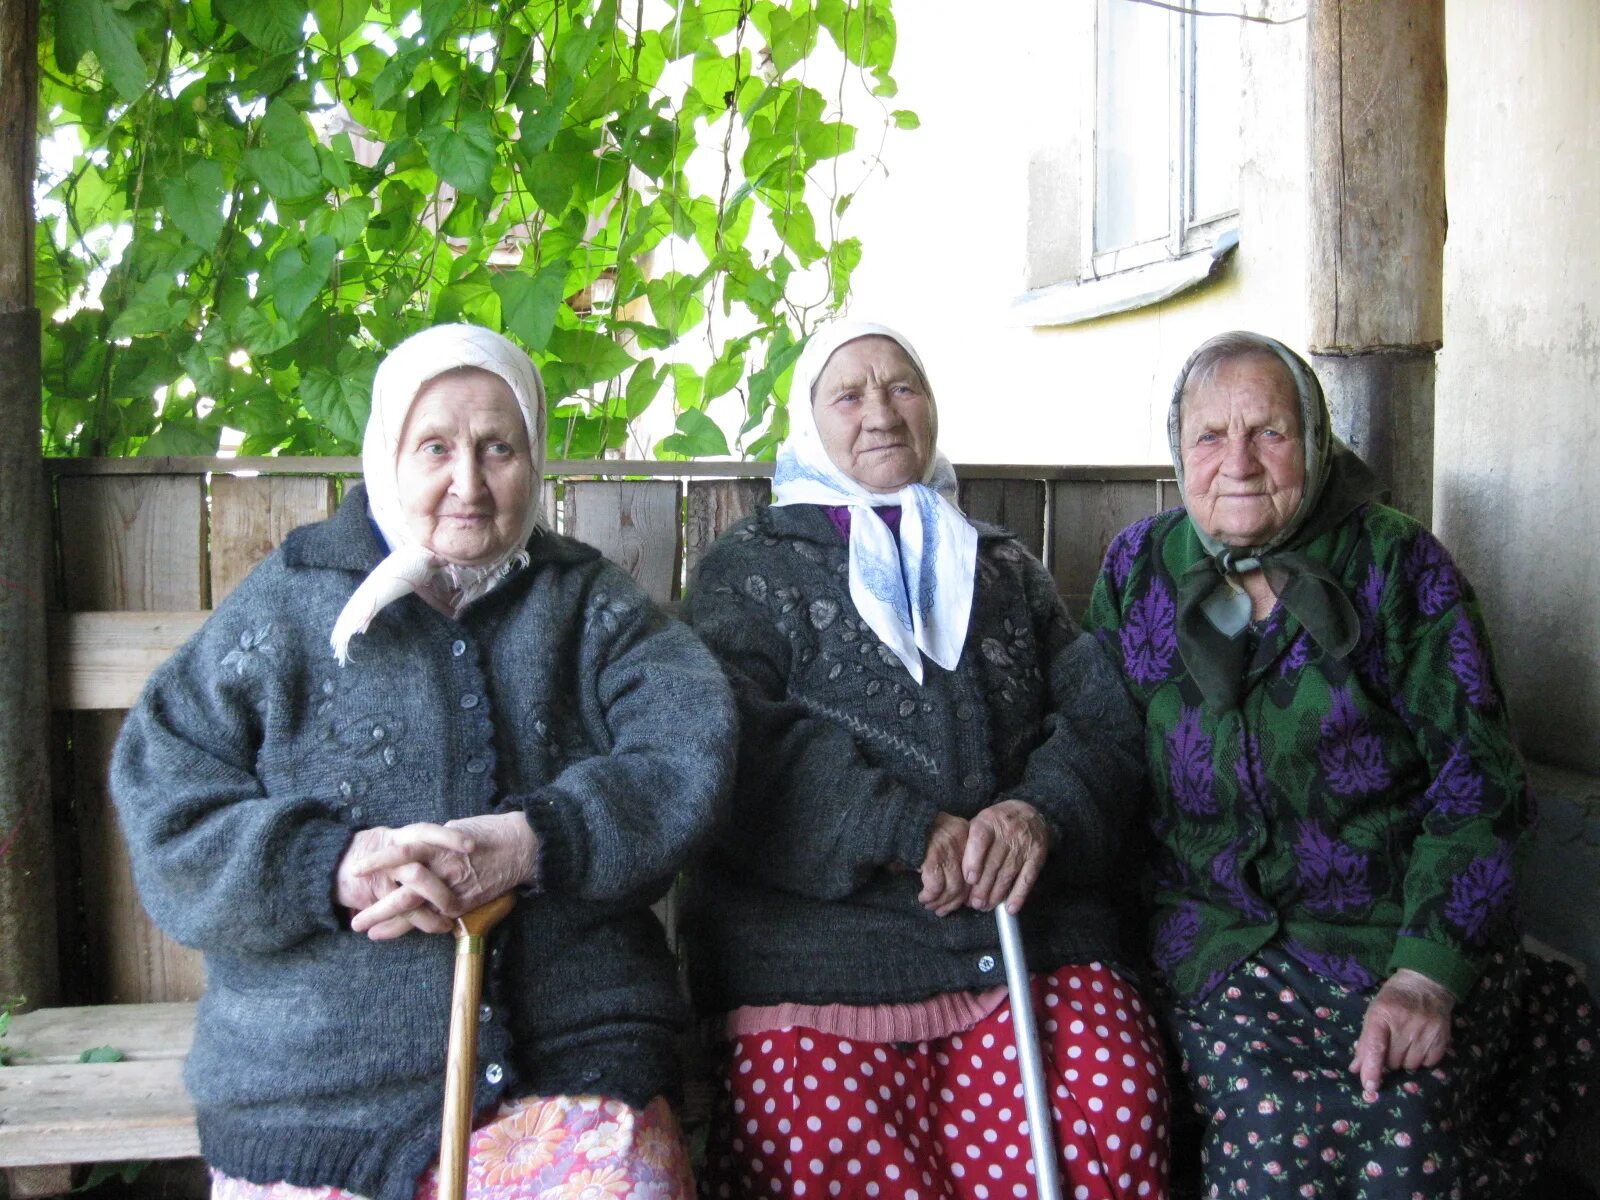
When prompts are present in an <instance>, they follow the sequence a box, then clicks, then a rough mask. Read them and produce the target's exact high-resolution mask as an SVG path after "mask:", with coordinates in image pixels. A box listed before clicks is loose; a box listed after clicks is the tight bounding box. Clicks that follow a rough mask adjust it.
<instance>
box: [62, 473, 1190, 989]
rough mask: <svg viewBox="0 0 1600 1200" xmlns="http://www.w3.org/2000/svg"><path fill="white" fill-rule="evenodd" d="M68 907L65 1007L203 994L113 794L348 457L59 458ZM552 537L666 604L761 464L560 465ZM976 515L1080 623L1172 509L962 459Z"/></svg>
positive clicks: (1107, 489) (756, 483) (740, 503)
mask: <svg viewBox="0 0 1600 1200" xmlns="http://www.w3.org/2000/svg"><path fill="white" fill-rule="evenodd" d="M49 467H50V474H51V479H52V482H53V486H54V502H55V517H56V520H55V537H56V604H55V606H54V607H55V608H56V609H57V610H59V611H56V612H54V613H53V615H52V621H51V627H50V647H49V662H50V690H51V703H52V706H53V709H54V712H55V716H54V737H53V739H52V741H53V752H54V755H55V761H54V764H53V771H52V780H53V786H54V788H55V793H56V794H55V796H54V801H55V803H54V813H55V822H56V828H55V846H56V854H57V860H58V861H57V864H56V866H57V872H56V875H57V880H58V893H59V894H58V897H57V906H58V916H59V928H60V931H61V939H60V946H61V967H62V971H61V978H62V997H61V1002H62V1003H65V1004H103V1003H130V1002H141V1001H161V1000H182V999H192V998H194V997H196V996H197V995H198V994H199V992H200V989H201V986H202V975H201V968H200V961H199V956H198V955H196V954H195V953H193V952H192V951H189V950H186V949H184V948H183V947H180V946H177V945H175V944H173V943H172V942H170V941H168V940H167V939H166V938H165V937H164V936H163V935H162V934H161V933H160V931H158V930H157V929H155V927H154V926H152V925H151V924H150V922H149V921H148V919H147V918H146V917H145V916H144V912H143V909H142V908H141V906H140V904H139V900H138V896H137V894H136V893H135V891H134V887H133V880H132V877H131V874H130V871H129V866H128V860H127V855H126V853H125V852H124V850H123V847H122V843H121V839H120V836H119V834H118V831H117V827H116V819H115V815H114V813H113V811H112V808H111V803H110V799H109V797H108V795H107V791H106V766H107V762H108V759H109V756H110V752H111V745H112V742H113V740H114V739H115V738H116V734H117V730H118V728H119V726H120V724H121V721H122V716H123V713H124V712H125V711H126V709H127V708H128V707H129V706H130V705H131V704H132V703H133V701H134V699H135V698H136V697H137V695H138V691H139V688H140V686H141V685H142V684H143V682H144V679H145V676H146V675H147V674H148V673H149V672H150V670H151V669H152V668H153V667H154V666H156V665H157V664H158V663H159V662H161V661H162V659H164V658H165V657H166V656H167V655H168V654H170V653H171V652H172V651H173V650H174V649H176V648H177V646H178V645H179V644H180V643H181V642H182V641H183V640H184V639H185V638H186V637H188V635H189V634H190V633H192V632H193V631H194V630H195V629H196V628H198V627H199V625H200V623H201V622H202V621H203V620H204V619H205V617H206V615H207V613H208V611H209V609H210V608H211V607H212V606H214V605H215V604H216V603H217V602H218V601H220V600H221V599H222V598H223V597H224V596H225V595H227V593H228V592H229V591H230V590H231V589H232V588H233V587H234V586H235V585H236V584H237V583H238V582H239V581H240V580H241V579H242V578H243V577H244V576H245V574H246V573H248V572H249V570H250V569H251V568H252V567H253V566H254V565H255V564H256V563H257V562H258V561H260V559H261V558H262V557H263V556H265V555H266V554H267V553H268V552H269V551H270V550H271V549H272V548H273V547H274V546H276V545H277V544H278V542H279V541H280V540H281V539H282V538H283V536H284V534H286V533H287V532H288V531H289V530H290V529H292V528H294V527H295V526H296V525H300V524H304V523H305V522H308V521H316V520H321V519H322V518H323V517H326V516H328V515H329V514H330V513H331V512H332V511H333V509H334V507H335V505H336V504H337V502H338V497H339V494H340V492H341V491H342V487H343V480H344V479H345V478H347V477H349V476H353V475H356V474H359V471H360V463H359V461H357V460H355V459H327V458H321V459H95V460H53V461H51V462H50V463H49ZM548 474H549V477H550V478H549V483H550V485H551V486H550V489H549V493H548V511H549V515H550V517H551V519H552V520H553V521H554V522H555V524H556V527H557V528H559V529H560V530H561V531H562V532H565V533H568V534H570V535H572V536H573V537H577V538H579V539H581V540H583V541H586V542H589V543H590V544H592V545H594V546H597V547H598V548H599V549H600V550H601V551H603V552H604V553H605V554H606V555H607V557H609V558H611V559H612V560H613V561H615V562H616V563H618V564H619V565H621V566H622V567H624V568H625V569H626V570H627V571H628V572H629V573H630V574H631V575H632V576H633V577H634V579H635V580H637V581H638V583H639V584H640V586H642V587H643V588H644V589H645V590H646V591H647V592H648V593H649V594H650V595H651V596H652V597H654V598H655V599H656V600H658V601H660V602H662V603H665V604H669V605H670V604H673V603H674V602H676V601H677V599H678V598H679V596H680V595H681V594H682V589H683V585H684V583H685V581H686V579H687V578H689V577H690V575H692V572H693V570H694V567H695V565H696V563H697V562H698V561H699V559H700V557H701V555H702V554H703V553H704V552H705V550H706V549H707V547H709V546H710V545H711V543H712V542H713V541H714V540H715V539H716V537H717V536H718V535H719V534H720V533H722V531H723V530H725V529H727V528H728V526H730V525H731V524H733V523H734V522H735V521H737V520H738V519H739V518H740V517H742V516H744V515H745V514H746V513H748V512H750V511H751V510H752V509H753V508H755V507H756V506H757V505H759V504H760V503H762V502H763V501H764V500H765V498H766V496H767V494H768V489H769V484H768V481H767V479H766V477H765V472H764V470H763V468H762V467H761V466H760V465H758V464H748V463H732V464H710V463H671V464H667V463H653V462H652V463H642V462H607V463H551V464H549V466H548ZM958 474H959V475H960V476H961V478H962V480H963V482H962V489H961V491H962V503H963V506H964V508H965V509H966V511H967V512H968V513H969V514H971V515H973V516H975V517H980V518H983V519H985V520H989V521H994V522H995V523H997V524H1001V525H1004V526H1006V527H1007V528H1009V529H1011V530H1013V531H1014V532H1015V533H1017V534H1018V535H1019V536H1020V537H1021V538H1022V540H1023V541H1024V542H1026V543H1027V545H1028V546H1029V547H1030V548H1031V549H1032V550H1033V551H1034V552H1035V553H1036V554H1038V555H1039V556H1040V557H1041V558H1042V559H1043V560H1044V561H1045V563H1046V564H1047V565H1048V566H1049V567H1050V569H1051V571H1052V573H1053V574H1054V576H1055V579H1056V582H1057V585H1058V586H1059V587H1060V589H1061V592H1062V595H1063V596H1064V597H1065V598H1066V600H1067V603H1068V605H1069V607H1071V609H1072V610H1073V611H1074V613H1080V612H1081V611H1082V609H1083V607H1084V604H1085V603H1086V601H1087V598H1088V593H1089V589H1090V587H1091V585H1092V583H1093V581H1094V577H1095V573H1096V572H1097V571H1098V569H1099V566H1100V560H1101V557H1102V556H1103V554H1104V552H1105V547H1106V544H1107V543H1108V542H1109V541H1110V539H1111V537H1112V536H1113V535H1114V534H1115V533H1116V532H1117V531H1118V530H1119V529H1121V528H1123V526H1125V525H1127V524H1129V523H1131V522H1133V521H1135V520H1137V519H1139V518H1140V517H1143V516H1146V515H1148V514H1150V513H1152V512H1155V511H1157V510H1159V509H1161V508H1165V507H1168V506H1170V505H1171V504H1173V503H1175V502H1176V496H1175V492H1174V485H1173V483H1172V480H1171V472H1170V470H1169V469H1167V468H1165V467H1059V468H1018V467H966V468H960V469H958Z"/></svg>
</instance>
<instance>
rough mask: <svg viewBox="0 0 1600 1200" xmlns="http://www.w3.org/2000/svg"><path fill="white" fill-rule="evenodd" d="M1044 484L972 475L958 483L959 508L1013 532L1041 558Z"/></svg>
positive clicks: (1038, 481)
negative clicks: (977, 477)
mask: <svg viewBox="0 0 1600 1200" xmlns="http://www.w3.org/2000/svg"><path fill="white" fill-rule="evenodd" d="M1044 504H1045V485H1044V482H1043V481H1042V480H1037V479H972V480H966V481H963V482H962V484H961V509H962V511H963V512H965V513H966V514H967V516H969V517H972V518H974V519H976V520H979V521H988V522H989V523H990V524H991V525H999V526H1000V527H1001V528H1002V529H1009V530H1010V531H1011V532H1012V533H1014V534H1016V535H1017V537H1018V538H1019V539H1020V540H1021V542H1022V544H1023V545H1024V546H1026V547H1027V548H1028V550H1029V552H1031V553H1032V554H1033V556H1034V557H1035V558H1038V559H1043V558H1044Z"/></svg>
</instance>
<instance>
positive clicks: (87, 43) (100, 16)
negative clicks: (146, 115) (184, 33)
mask: <svg viewBox="0 0 1600 1200" xmlns="http://www.w3.org/2000/svg"><path fill="white" fill-rule="evenodd" d="M56 30H57V32H56V65H57V66H58V67H60V68H61V69H62V70H63V71H68V72H70V71H75V70H77V67H78V63H79V61H80V60H81V59H82V58H83V55H84V52H85V51H88V50H93V51H94V56H95V57H96V58H98V59H99V60H100V69H101V71H103V72H104V73H105V77H106V79H107V80H108V81H109V82H110V84H111V86H112V87H113V88H115V89H116V91H117V95H119V96H121V97H122V98H123V99H124V100H128V101H133V100H137V99H138V98H139V97H140V95H141V94H143V92H144V89H145V88H146V87H147V86H148V85H149V83H150V72H149V70H148V69H147V68H146V67H145V64H144V59H143V58H141V57H140V56H139V47H138V45H137V44H136V43H135V42H134V40H133V33H134V27H133V22H131V21H129V20H128V18H127V17H125V16H123V15H122V13H120V12H118V11H117V10H116V9H114V8H112V7H111V5H110V4H109V3H108V2H107V0H61V4H60V7H59V8H58V9H57V11H56Z"/></svg>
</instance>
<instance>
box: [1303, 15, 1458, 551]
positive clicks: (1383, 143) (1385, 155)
mask: <svg viewBox="0 0 1600 1200" xmlns="http://www.w3.org/2000/svg"><path fill="white" fill-rule="evenodd" d="M1308 16H1309V21H1308V29H1307V55H1306V57H1307V65H1308V70H1309V73H1310V79H1309V88H1308V96H1309V102H1308V105H1307V114H1308V130H1307V151H1308V155H1309V158H1310V164H1311V167H1310V186H1309V187H1308V189H1307V194H1308V196H1309V202H1310V222H1309V224H1310V241H1309V245H1308V254H1307V282H1308V286H1309V288H1310V295H1309V300H1310V305H1309V327H1310V337H1309V342H1310V349H1311V354H1312V362H1313V365H1314V366H1315V367H1316V369H1317V373H1318V375H1319V376H1320V377H1321V378H1322V382H1323V387H1324V390H1325V391H1326V392H1327V393H1328V400H1329V403H1330V404H1331V406H1332V408H1333V414H1334V428H1335V430H1336V431H1337V432H1338V433H1339V435H1340V436H1341V437H1343V438H1344V439H1345V440H1346V441H1347V442H1348V443H1350V445H1351V446H1352V448H1353V449H1355V450H1356V452H1357V453H1358V454H1360V455H1361V456H1362V457H1363V458H1365V459H1366V460H1367V462H1368V463H1369V464H1370V465H1371V466H1372V467H1373V469H1374V470H1376V471H1377V473H1378V475H1379V477H1380V478H1382V479H1383V480H1384V481H1385V482H1386V483H1388V484H1389V486H1390V488H1391V503H1393V504H1395V506H1396V507H1398V508H1401V509H1404V510H1405V511H1408V512H1410V513H1411V515H1413V516H1415V517H1417V518H1418V519H1419V520H1421V521H1424V522H1427V521H1428V520H1429V519H1430V517H1431V514H1432V501H1433V380H1434V372H1433V355H1434V351H1436V350H1437V349H1438V348H1439V346H1440V344H1441V342H1442V339H1443V336H1444V237H1445V194H1444V181H1445V176H1444V124H1445V58H1444V53H1445V47H1444V0H1407V2H1406V3H1404V4H1395V3H1392V2H1391V0H1312V3H1311V7H1310V9H1309V13H1308Z"/></svg>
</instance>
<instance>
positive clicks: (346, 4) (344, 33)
mask: <svg viewBox="0 0 1600 1200" xmlns="http://www.w3.org/2000/svg"><path fill="white" fill-rule="evenodd" d="M311 12H312V15H313V16H314V17H316V19H317V32H318V33H320V34H322V38H323V40H324V41H325V42H327V43H328V45H330V46H334V47H337V46H338V45H339V44H340V43H341V42H343V41H344V40H345V39H346V38H349V37H352V36H354V35H355V34H356V33H357V32H358V31H359V30H360V29H361V27H362V25H364V24H366V20H367V0H316V2H315V3H314V4H313V5H312V6H311Z"/></svg>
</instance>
